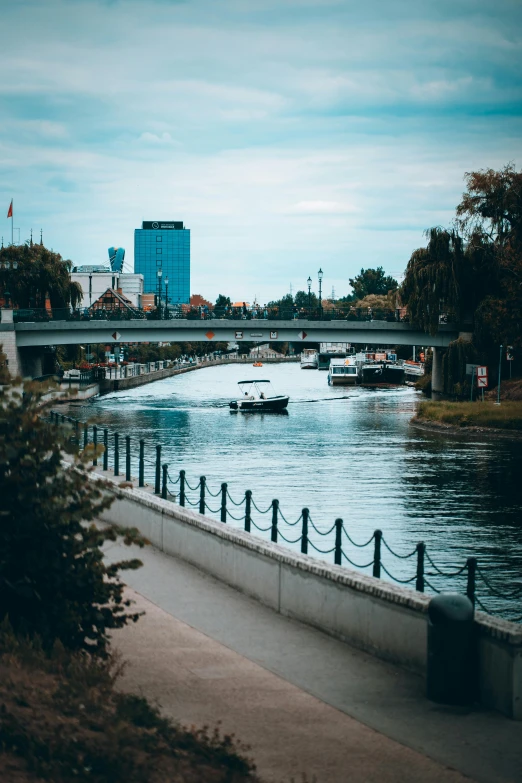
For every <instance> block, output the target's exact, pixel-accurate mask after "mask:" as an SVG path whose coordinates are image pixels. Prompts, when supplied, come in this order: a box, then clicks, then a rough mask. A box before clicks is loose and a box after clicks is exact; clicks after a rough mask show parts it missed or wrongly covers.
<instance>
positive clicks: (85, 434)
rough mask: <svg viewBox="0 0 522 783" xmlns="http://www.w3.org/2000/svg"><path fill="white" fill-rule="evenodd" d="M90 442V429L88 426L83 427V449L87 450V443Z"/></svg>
mask: <svg viewBox="0 0 522 783" xmlns="http://www.w3.org/2000/svg"><path fill="white" fill-rule="evenodd" d="M88 442H89V427H88V426H87V424H84V425H83V448H84V449H86V448H87V443H88Z"/></svg>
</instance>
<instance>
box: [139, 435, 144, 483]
mask: <svg viewBox="0 0 522 783" xmlns="http://www.w3.org/2000/svg"><path fill="white" fill-rule="evenodd" d="M138 477H139V478H138V485H139V486H140V487H144V486H145V441H144V440H140V464H139V468H138Z"/></svg>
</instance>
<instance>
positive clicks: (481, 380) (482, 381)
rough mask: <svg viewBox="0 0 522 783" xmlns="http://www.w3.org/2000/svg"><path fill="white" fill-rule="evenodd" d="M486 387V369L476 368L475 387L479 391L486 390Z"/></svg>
mask: <svg viewBox="0 0 522 783" xmlns="http://www.w3.org/2000/svg"><path fill="white" fill-rule="evenodd" d="M487 385H488V368H487V367H481V366H478V367H477V386H478V388H479V389H486V388H487Z"/></svg>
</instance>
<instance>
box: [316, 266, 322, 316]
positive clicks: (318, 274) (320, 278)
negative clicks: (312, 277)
mask: <svg viewBox="0 0 522 783" xmlns="http://www.w3.org/2000/svg"><path fill="white" fill-rule="evenodd" d="M317 277H318V278H319V318H322V317H323V299H322V296H321V285H322V283H323V270H322V269H321V268H319V271H318V273H317Z"/></svg>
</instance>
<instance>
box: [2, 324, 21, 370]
mask: <svg viewBox="0 0 522 783" xmlns="http://www.w3.org/2000/svg"><path fill="white" fill-rule="evenodd" d="M0 321H1V322H2V331H1V332H0V345H2V347H3V351H4V353H5V355H6V357H7V369H8V370H9V372H10V373H11V375H12V376H13V378H15V377H16V376H17V375H21V373H22V368H21V362H20V354H19V352H18V346H17V345H16V332H15V328H14V323H13V311H12V310H0Z"/></svg>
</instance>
